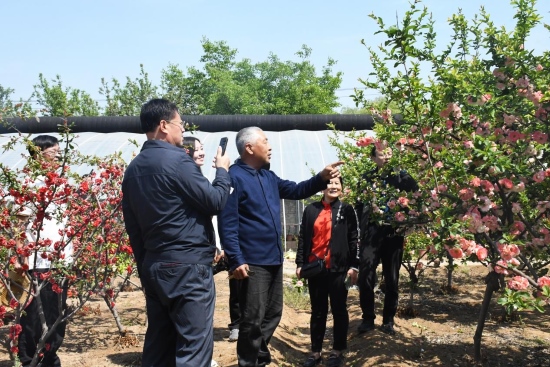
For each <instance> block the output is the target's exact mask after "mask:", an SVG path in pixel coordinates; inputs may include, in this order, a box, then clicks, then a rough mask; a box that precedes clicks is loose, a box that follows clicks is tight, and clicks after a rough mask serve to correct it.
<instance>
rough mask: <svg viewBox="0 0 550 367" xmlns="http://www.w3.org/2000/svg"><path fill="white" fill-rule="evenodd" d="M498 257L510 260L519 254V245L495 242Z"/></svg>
mask: <svg viewBox="0 0 550 367" xmlns="http://www.w3.org/2000/svg"><path fill="white" fill-rule="evenodd" d="M497 248H498V251H499V252H500V257H502V259H503V260H505V261H511V260H512V259H513V258H515V257H516V256H518V255H519V252H520V251H519V247H518V246H517V245H514V244H502V243H499V244H497Z"/></svg>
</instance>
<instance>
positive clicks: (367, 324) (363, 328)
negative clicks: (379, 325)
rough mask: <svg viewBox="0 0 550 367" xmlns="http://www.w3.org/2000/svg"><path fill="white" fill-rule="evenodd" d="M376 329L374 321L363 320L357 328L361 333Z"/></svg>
mask: <svg viewBox="0 0 550 367" xmlns="http://www.w3.org/2000/svg"><path fill="white" fill-rule="evenodd" d="M373 330H374V321H367V320H363V322H362V323H361V325H359V327H358V328H357V331H358V332H359V334H363V333H367V332H369V331H373Z"/></svg>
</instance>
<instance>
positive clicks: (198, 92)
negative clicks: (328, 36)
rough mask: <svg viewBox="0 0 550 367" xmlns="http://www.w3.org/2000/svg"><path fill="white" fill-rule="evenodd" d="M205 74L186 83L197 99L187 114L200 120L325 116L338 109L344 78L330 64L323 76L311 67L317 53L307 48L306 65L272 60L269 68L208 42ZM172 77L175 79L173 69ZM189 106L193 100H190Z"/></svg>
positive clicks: (192, 73)
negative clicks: (229, 116) (232, 116)
mask: <svg viewBox="0 0 550 367" xmlns="http://www.w3.org/2000/svg"><path fill="white" fill-rule="evenodd" d="M202 46H203V50H204V55H203V56H202V57H201V62H202V63H204V65H203V68H202V69H197V68H194V67H191V68H189V69H188V70H187V72H188V77H187V78H186V79H185V81H184V85H185V87H186V88H185V89H186V90H187V91H188V94H189V95H191V96H194V97H193V98H191V101H190V103H189V104H188V105H187V106H186V108H187V109H188V110H190V111H194V112H196V113H200V114H262V115H263V114H268V115H269V114H283V115H286V114H323V113H332V112H333V109H334V108H335V107H338V106H339V104H338V101H337V98H336V95H335V91H336V90H337V89H338V88H339V87H340V84H341V81H342V78H341V74H342V73H340V72H338V73H336V75H333V72H332V68H333V66H334V65H335V64H336V61H334V60H333V59H329V60H328V63H327V65H326V66H324V67H323V70H322V72H321V75H320V76H317V74H316V71H315V67H314V66H313V64H311V62H310V61H309V57H310V55H311V49H310V48H308V47H307V46H305V45H304V46H302V48H301V50H299V51H298V52H297V53H296V55H297V56H298V57H299V58H300V59H301V61H300V62H294V61H285V62H283V61H281V60H280V59H279V58H278V57H277V56H276V55H274V54H270V55H269V56H268V59H267V60H266V61H263V62H259V63H256V64H253V63H252V62H251V61H250V60H249V59H243V60H240V61H238V60H236V55H237V50H236V49H232V48H230V47H229V46H228V45H227V43H226V42H224V41H218V42H212V41H210V40H208V39H203V41H202ZM169 71H171V72H170V73H169V74H170V75H174V70H173V67H172V68H170V69H169ZM184 100H187V99H184Z"/></svg>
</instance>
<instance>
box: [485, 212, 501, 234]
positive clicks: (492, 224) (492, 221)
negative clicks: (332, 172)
mask: <svg viewBox="0 0 550 367" xmlns="http://www.w3.org/2000/svg"><path fill="white" fill-rule="evenodd" d="M483 224H485V225H486V226H487V228H489V229H490V230H491V231H496V230H498V229H499V228H500V225H499V222H498V218H497V217H495V216H494V215H486V216H485V217H483Z"/></svg>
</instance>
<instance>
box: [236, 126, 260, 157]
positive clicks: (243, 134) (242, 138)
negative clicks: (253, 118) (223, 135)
mask: <svg viewBox="0 0 550 367" xmlns="http://www.w3.org/2000/svg"><path fill="white" fill-rule="evenodd" d="M260 131H262V129H260V128H259V127H257V126H250V127H245V128H244V129H241V130H240V131H239V132H238V133H237V137H236V138H235V144H236V145H237V151H238V152H239V155H240V156H241V157H242V156H243V153H244V148H245V146H246V144H249V143H254V142H256V140H258V138H259V137H260V136H259V134H258V132H260Z"/></svg>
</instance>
